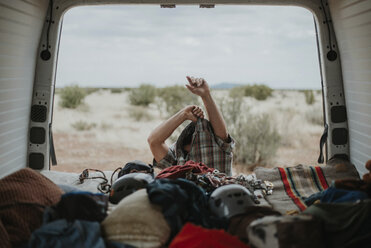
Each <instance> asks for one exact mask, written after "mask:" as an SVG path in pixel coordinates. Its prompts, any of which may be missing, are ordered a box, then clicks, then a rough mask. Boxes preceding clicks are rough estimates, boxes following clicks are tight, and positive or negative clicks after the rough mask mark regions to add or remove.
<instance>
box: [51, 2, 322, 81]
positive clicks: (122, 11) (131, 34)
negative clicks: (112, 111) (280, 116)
mask: <svg viewBox="0 0 371 248" xmlns="http://www.w3.org/2000/svg"><path fill="white" fill-rule="evenodd" d="M186 75H194V76H199V77H204V78H205V79H206V80H207V81H208V82H209V83H210V84H211V85H213V84H218V83H222V82H231V83H242V84H248V83H264V84H267V85H269V86H270V87H272V88H320V74H319V65H318V57H317V47H316V40H315V30H314V24H313V16H312V14H311V13H310V12H309V11H308V10H305V9H302V8H298V7H265V6H264V7H263V6H239V7H237V6H218V5H217V6H216V7H215V8H214V9H200V8H198V6H177V7H176V8H175V9H161V8H160V7H159V6H158V5H156V6H116V5H115V6H93V7H92V6H89V7H78V8H73V9H71V10H70V11H68V12H67V13H66V14H65V16H64V20H63V29H62V36H61V43H60V50H59V61H58V71H57V87H63V86H65V85H71V84H78V85H80V86H94V87H133V86H134V87H135V86H136V85H139V84H141V83H151V84H154V85H156V86H166V85H173V84H184V83H185V76H186Z"/></svg>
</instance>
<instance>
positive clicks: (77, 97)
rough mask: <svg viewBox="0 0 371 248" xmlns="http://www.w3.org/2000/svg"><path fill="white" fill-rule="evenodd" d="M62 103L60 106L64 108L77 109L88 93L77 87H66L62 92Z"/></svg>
mask: <svg viewBox="0 0 371 248" xmlns="http://www.w3.org/2000/svg"><path fill="white" fill-rule="evenodd" d="M60 95H61V101H60V102H59V104H60V106H61V107H63V108H72V109H74V108H76V107H77V106H79V105H80V104H81V103H82V102H83V101H84V98H85V96H86V91H85V90H84V89H83V88H80V87H79V86H77V85H74V86H66V87H64V88H63V89H61V90H60Z"/></svg>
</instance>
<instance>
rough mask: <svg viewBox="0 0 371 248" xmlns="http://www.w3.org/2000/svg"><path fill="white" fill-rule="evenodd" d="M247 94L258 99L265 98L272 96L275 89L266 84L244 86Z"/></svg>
mask: <svg viewBox="0 0 371 248" xmlns="http://www.w3.org/2000/svg"><path fill="white" fill-rule="evenodd" d="M244 92H245V96H250V97H254V98H255V99H257V100H260V101H262V100H265V99H267V98H268V97H270V96H272V92H273V90H272V89H271V88H270V87H268V86H266V85H264V84H254V85H246V86H244Z"/></svg>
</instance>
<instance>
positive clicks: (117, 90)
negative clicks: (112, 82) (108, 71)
mask: <svg viewBox="0 0 371 248" xmlns="http://www.w3.org/2000/svg"><path fill="white" fill-rule="evenodd" d="M110 90H111V93H112V94H120V93H121V92H122V89H121V88H111V89H110Z"/></svg>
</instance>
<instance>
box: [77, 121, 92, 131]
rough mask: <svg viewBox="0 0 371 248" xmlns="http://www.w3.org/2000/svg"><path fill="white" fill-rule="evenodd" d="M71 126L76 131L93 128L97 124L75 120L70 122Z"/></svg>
mask: <svg viewBox="0 0 371 248" xmlns="http://www.w3.org/2000/svg"><path fill="white" fill-rule="evenodd" d="M71 126H72V127H73V128H74V129H76V130H77V131H88V130H90V129H92V128H95V127H96V126H97V124H95V123H88V122H85V121H77V122H75V123H72V124H71Z"/></svg>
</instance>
